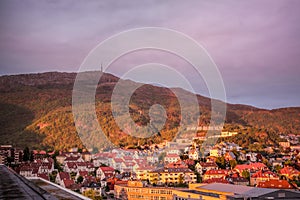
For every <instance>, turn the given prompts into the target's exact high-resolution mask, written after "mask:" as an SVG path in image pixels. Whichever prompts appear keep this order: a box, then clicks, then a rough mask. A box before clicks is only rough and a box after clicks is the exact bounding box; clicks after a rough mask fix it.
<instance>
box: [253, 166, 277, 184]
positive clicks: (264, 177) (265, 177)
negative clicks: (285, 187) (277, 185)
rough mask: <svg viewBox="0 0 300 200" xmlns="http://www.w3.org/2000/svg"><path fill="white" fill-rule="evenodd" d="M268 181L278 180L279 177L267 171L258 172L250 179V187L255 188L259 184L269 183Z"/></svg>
mask: <svg viewBox="0 0 300 200" xmlns="http://www.w3.org/2000/svg"><path fill="white" fill-rule="evenodd" d="M269 180H279V177H278V176H277V175H276V174H275V173H274V172H271V171H269V170H260V171H258V172H256V173H254V174H253V175H251V177H250V185H251V186H256V185H258V184H259V183H260V182H264V181H269Z"/></svg>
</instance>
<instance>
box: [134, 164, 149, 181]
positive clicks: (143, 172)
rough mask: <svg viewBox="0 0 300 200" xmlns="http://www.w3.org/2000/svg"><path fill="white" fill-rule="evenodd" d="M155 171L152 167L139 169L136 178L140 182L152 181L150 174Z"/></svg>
mask: <svg viewBox="0 0 300 200" xmlns="http://www.w3.org/2000/svg"><path fill="white" fill-rule="evenodd" d="M152 170H153V168H152V167H139V168H137V169H136V171H135V173H136V178H137V179H138V180H150V172H151V171H152Z"/></svg>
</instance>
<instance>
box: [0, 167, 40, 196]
mask: <svg viewBox="0 0 300 200" xmlns="http://www.w3.org/2000/svg"><path fill="white" fill-rule="evenodd" d="M0 199H25V200H26V199H36V200H40V199H44V198H43V196H41V194H39V193H37V192H36V191H35V190H33V189H32V188H31V187H29V186H28V185H27V184H25V183H24V182H23V181H22V180H21V179H20V178H18V177H17V176H16V175H15V174H14V173H13V172H11V171H10V170H9V169H8V168H7V167H5V166H4V165H0Z"/></svg>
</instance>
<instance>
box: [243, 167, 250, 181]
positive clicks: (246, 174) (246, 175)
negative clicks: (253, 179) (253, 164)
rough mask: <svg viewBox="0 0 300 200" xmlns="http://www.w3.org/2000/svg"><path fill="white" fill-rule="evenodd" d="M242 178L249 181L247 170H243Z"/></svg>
mask: <svg viewBox="0 0 300 200" xmlns="http://www.w3.org/2000/svg"><path fill="white" fill-rule="evenodd" d="M242 177H244V178H245V179H247V180H248V181H249V180H250V172H248V170H244V171H243V172H242Z"/></svg>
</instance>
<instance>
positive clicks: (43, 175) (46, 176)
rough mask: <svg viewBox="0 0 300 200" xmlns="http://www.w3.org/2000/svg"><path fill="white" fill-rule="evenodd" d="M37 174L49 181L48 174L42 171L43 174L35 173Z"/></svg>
mask: <svg viewBox="0 0 300 200" xmlns="http://www.w3.org/2000/svg"><path fill="white" fill-rule="evenodd" d="M37 176H38V177H40V178H42V179H45V180H47V181H50V179H49V176H48V174H45V173H43V174H37Z"/></svg>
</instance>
